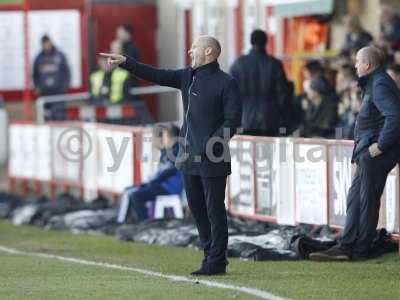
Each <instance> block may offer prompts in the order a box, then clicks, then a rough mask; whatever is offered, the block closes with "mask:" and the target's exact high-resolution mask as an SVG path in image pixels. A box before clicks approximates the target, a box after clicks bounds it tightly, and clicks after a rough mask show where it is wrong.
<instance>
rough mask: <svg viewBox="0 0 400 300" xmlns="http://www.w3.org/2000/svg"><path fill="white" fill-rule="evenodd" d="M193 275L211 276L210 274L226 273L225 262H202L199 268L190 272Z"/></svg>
mask: <svg viewBox="0 0 400 300" xmlns="http://www.w3.org/2000/svg"><path fill="white" fill-rule="evenodd" d="M190 274H191V275H193V276H212V275H224V274H226V265H225V264H218V265H216V264H204V265H202V266H201V268H200V269H198V270H197V271H194V272H192V273H190Z"/></svg>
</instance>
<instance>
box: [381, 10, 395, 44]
mask: <svg viewBox="0 0 400 300" xmlns="http://www.w3.org/2000/svg"><path fill="white" fill-rule="evenodd" d="M380 21H381V32H382V38H383V41H384V42H385V43H386V44H387V46H388V48H389V49H390V50H396V49H399V48H400V16H399V15H398V14H396V13H395V9H394V8H393V7H391V6H389V5H383V6H382V10H381V16H380Z"/></svg>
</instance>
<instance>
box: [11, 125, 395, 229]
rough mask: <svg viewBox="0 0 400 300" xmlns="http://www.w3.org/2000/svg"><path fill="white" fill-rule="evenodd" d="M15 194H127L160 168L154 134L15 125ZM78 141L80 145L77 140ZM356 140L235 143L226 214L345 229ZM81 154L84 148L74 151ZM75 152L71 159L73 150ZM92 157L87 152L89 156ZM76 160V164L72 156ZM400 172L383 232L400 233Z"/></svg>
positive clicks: (385, 208) (243, 139)
mask: <svg viewBox="0 0 400 300" xmlns="http://www.w3.org/2000/svg"><path fill="white" fill-rule="evenodd" d="M9 131H10V134H9V136H10V151H9V153H10V158H9V177H10V188H12V189H15V188H16V186H17V185H16V181H19V182H22V185H21V188H22V191H23V192H27V191H28V188H29V185H28V182H33V183H34V190H35V191H36V192H42V191H43V189H42V184H43V183H47V184H49V186H50V194H51V195H52V196H54V194H55V192H56V189H57V187H59V186H61V187H62V188H64V189H69V188H72V187H75V188H78V189H80V191H81V194H82V195H83V196H84V198H85V199H86V200H90V199H93V198H94V196H95V195H96V194H97V193H98V192H108V193H112V194H113V195H115V197H117V195H118V194H119V193H121V192H122V191H123V190H124V188H125V187H127V186H130V185H133V184H140V183H141V182H146V181H147V180H148V179H149V178H150V177H151V175H152V174H153V173H154V171H155V169H156V168H157V162H158V155H159V152H157V151H154V147H153V136H152V129H151V128H140V127H129V126H118V125H107V124H96V123H79V122H76V123H65V122H59V123H56V122H52V123H48V124H45V125H37V124H29V123H13V124H11V125H10V129H9ZM73 138H75V139H76V140H77V141H78V144H77V145H74V144H73V142H72V140H73ZM352 145H353V144H352V142H351V141H336V140H321V139H293V138H268V137H250V136H236V137H235V138H233V139H232V141H231V144H230V148H231V157H232V174H231V176H230V178H229V180H228V186H227V190H228V193H227V207H228V210H229V212H230V213H231V214H232V215H234V216H240V217H244V218H250V219H256V220H261V221H269V222H275V223H278V224H289V225H296V224H299V223H308V224H315V225H323V224H328V225H330V226H333V227H338V228H340V227H343V225H344V221H345V218H346V214H345V213H346V197H347V193H348V189H349V187H350V184H351V177H352V174H353V173H354V166H353V165H352V164H351V162H350V158H351V152H352ZM74 147H77V148H76V149H77V150H75V151H74V149H75V148H74ZM67 150H68V151H69V152H68V151H67ZM86 151H88V153H86ZM71 153H72V154H77V158H76V159H74V158H73V157H72V158H71V157H66V154H71ZM399 193H400V187H399V169H398V167H396V168H395V169H393V171H392V172H391V173H390V174H389V176H388V180H387V183H386V189H385V191H384V193H383V196H382V201H381V203H382V209H381V214H380V220H379V226H380V227H385V228H386V229H388V231H390V232H394V233H399V232H400V203H399Z"/></svg>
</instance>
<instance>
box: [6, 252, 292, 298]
mask: <svg viewBox="0 0 400 300" xmlns="http://www.w3.org/2000/svg"><path fill="white" fill-rule="evenodd" d="M0 251H2V252H6V253H9V254H15V255H25V256H36V257H42V258H50V259H56V260H60V261H66V262H71V263H75V264H81V265H87V266H96V267H103V268H108V269H116V270H124V271H132V272H136V273H140V274H143V275H148V276H154V277H161V278H165V279H169V280H172V281H180V282H189V283H198V284H203V285H206V286H210V287H215V288H221V289H227V290H235V291H239V292H242V293H246V294H249V295H252V296H256V297H259V298H261V299H267V300H288V299H287V298H282V297H278V296H275V295H273V294H271V293H268V292H265V291H262V290H258V289H254V288H248V287H243V286H236V285H231V284H225V283H221V282H216V281H210V280H203V279H192V278H188V277H185V276H176V275H167V274H163V273H159V272H153V271H148V270H144V269H139V268H132V267H126V266H120V265H115V264H109V263H102V262H96V261H90V260H83V259H78V258H73V257H66V256H59V255H53V254H46V253H40V252H25V251H20V250H17V249H13V248H9V247H4V246H0Z"/></svg>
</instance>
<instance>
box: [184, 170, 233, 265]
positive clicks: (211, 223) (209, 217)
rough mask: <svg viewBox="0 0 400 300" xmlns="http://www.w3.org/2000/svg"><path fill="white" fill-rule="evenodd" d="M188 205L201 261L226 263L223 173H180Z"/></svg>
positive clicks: (226, 243)
mask: <svg viewBox="0 0 400 300" xmlns="http://www.w3.org/2000/svg"><path fill="white" fill-rule="evenodd" d="M184 182H185V190H186V195H187V199H188V204H189V208H190V210H191V212H192V215H193V217H194V219H195V222H196V225H197V230H198V231H199V237H200V242H201V244H202V246H203V249H204V259H205V260H204V262H206V263H209V264H226V263H227V260H226V249H227V246H228V225H227V217H226V209H225V203H224V201H225V187H226V176H223V177H200V176H195V175H189V174H184Z"/></svg>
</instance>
